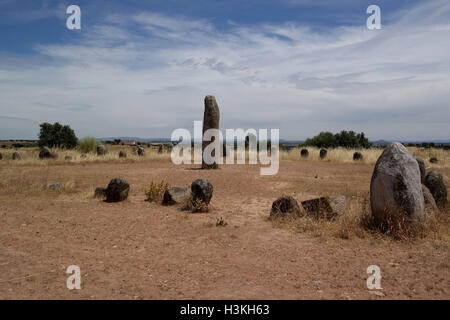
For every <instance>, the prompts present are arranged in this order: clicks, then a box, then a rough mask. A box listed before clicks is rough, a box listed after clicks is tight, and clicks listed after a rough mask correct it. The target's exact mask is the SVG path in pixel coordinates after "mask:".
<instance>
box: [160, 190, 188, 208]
mask: <svg viewBox="0 0 450 320" xmlns="http://www.w3.org/2000/svg"><path fill="white" fill-rule="evenodd" d="M190 194H191V190H190V189H189V187H168V188H167V189H166V191H165V192H164V195H163V200H162V204H163V205H165V206H170V205H174V204H177V203H183V202H184V201H185V200H186V199H188V198H189V195H190Z"/></svg>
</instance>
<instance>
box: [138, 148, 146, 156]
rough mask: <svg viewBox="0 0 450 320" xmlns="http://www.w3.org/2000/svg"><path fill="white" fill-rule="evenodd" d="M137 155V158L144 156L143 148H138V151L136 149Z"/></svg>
mask: <svg viewBox="0 0 450 320" xmlns="http://www.w3.org/2000/svg"><path fill="white" fill-rule="evenodd" d="M137 153H138V156H141V157H142V156H144V155H145V149H144V148H142V147H139V148H138V149H137Z"/></svg>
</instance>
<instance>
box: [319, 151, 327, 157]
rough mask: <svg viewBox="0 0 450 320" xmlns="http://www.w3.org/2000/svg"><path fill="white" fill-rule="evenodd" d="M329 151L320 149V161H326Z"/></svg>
mask: <svg viewBox="0 0 450 320" xmlns="http://www.w3.org/2000/svg"><path fill="white" fill-rule="evenodd" d="M327 153H328V151H327V149H320V153H319V157H320V159H325V158H326V157H327Z"/></svg>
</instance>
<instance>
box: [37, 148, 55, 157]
mask: <svg viewBox="0 0 450 320" xmlns="http://www.w3.org/2000/svg"><path fill="white" fill-rule="evenodd" d="M57 157H58V156H57V154H56V153H54V152H52V151H51V150H50V149H49V148H47V147H43V148H42V149H41V150H40V151H39V159H56V158H57Z"/></svg>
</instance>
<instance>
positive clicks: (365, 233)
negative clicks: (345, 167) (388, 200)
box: [269, 197, 450, 241]
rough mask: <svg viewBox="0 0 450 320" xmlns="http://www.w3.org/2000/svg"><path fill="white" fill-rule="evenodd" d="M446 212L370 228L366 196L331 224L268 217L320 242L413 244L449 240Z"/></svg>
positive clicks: (303, 219) (350, 203) (311, 218)
mask: <svg viewBox="0 0 450 320" xmlns="http://www.w3.org/2000/svg"><path fill="white" fill-rule="evenodd" d="M449 213H450V212H433V211H427V213H426V218H425V221H424V222H423V223H421V224H412V223H410V222H409V221H408V220H406V219H404V218H400V217H404V215H397V216H396V218H394V219H393V221H392V222H391V223H390V224H389V225H390V227H389V228H388V229H387V230H379V229H378V228H376V227H374V224H373V221H372V218H371V214H370V203H369V200H368V197H363V198H359V199H355V200H353V201H350V202H349V204H348V207H347V209H346V212H345V214H343V215H342V216H340V217H339V218H337V219H336V220H334V221H329V220H326V219H315V218H313V217H302V218H295V217H292V216H287V217H276V218H269V220H271V221H272V223H273V225H274V226H275V227H278V228H284V229H289V230H293V231H294V232H298V233H307V234H310V235H312V236H314V237H318V238H323V239H331V238H335V239H347V240H355V239H369V240H376V239H377V240H387V241H392V240H400V241H417V240H420V239H427V240H446V241H448V240H450V219H449Z"/></svg>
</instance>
